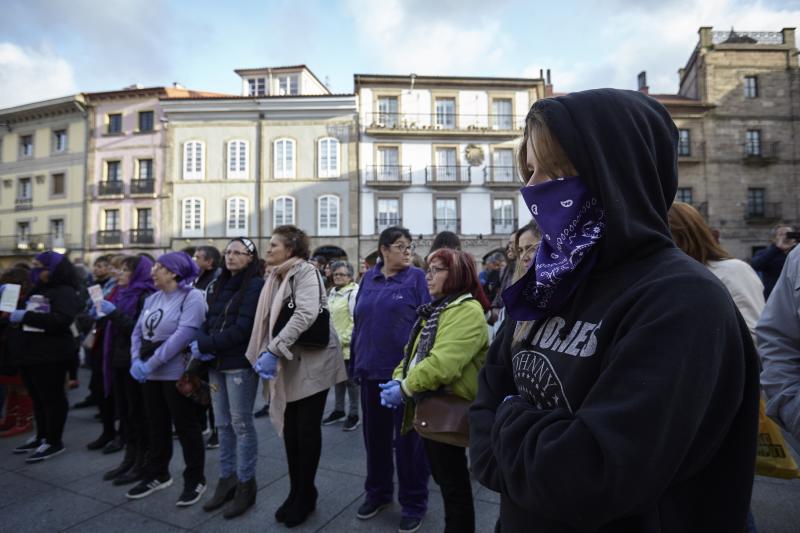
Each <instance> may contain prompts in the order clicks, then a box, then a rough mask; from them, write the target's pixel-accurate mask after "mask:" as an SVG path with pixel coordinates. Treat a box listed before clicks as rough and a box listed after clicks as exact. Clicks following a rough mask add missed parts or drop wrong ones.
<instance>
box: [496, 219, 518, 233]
mask: <svg viewBox="0 0 800 533" xmlns="http://www.w3.org/2000/svg"><path fill="white" fill-rule="evenodd" d="M516 229H517V221H516V220H514V219H512V218H493V219H492V233H494V234H495V235H511V234H512V233H514V230H516Z"/></svg>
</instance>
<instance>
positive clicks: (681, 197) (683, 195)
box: [675, 187, 694, 204]
mask: <svg viewBox="0 0 800 533" xmlns="http://www.w3.org/2000/svg"><path fill="white" fill-rule="evenodd" d="M675 200H676V201H678V202H683V203H685V204H693V203H694V191H693V190H692V188H691V187H678V194H676V195H675Z"/></svg>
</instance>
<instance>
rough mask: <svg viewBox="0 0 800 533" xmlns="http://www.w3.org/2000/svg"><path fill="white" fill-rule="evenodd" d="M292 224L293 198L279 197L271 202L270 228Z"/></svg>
mask: <svg viewBox="0 0 800 533" xmlns="http://www.w3.org/2000/svg"><path fill="white" fill-rule="evenodd" d="M285 224H294V198H292V197H291V196H280V197H278V198H275V200H273V202H272V227H273V228H277V227H278V226H283V225H285Z"/></svg>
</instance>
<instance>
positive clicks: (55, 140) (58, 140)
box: [53, 128, 69, 154]
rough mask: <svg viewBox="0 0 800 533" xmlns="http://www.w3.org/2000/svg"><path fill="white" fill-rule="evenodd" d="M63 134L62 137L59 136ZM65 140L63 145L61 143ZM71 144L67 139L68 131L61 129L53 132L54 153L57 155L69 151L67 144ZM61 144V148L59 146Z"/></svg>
mask: <svg viewBox="0 0 800 533" xmlns="http://www.w3.org/2000/svg"><path fill="white" fill-rule="evenodd" d="M59 134H61V135H59ZM62 139H63V141H64V142H63V143H62V142H61V141H62ZM68 142H69V138H68V137H67V129H66V128H60V129H57V130H53V152H54V153H56V154H63V153H64V152H66V151H67V143H68ZM59 144H60V145H61V146H59Z"/></svg>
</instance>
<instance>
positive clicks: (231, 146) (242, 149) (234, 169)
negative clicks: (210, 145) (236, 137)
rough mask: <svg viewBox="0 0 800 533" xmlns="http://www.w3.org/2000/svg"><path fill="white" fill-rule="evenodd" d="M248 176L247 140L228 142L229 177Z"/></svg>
mask: <svg viewBox="0 0 800 533" xmlns="http://www.w3.org/2000/svg"><path fill="white" fill-rule="evenodd" d="M246 178H247V141H230V142H228V179H246Z"/></svg>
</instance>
